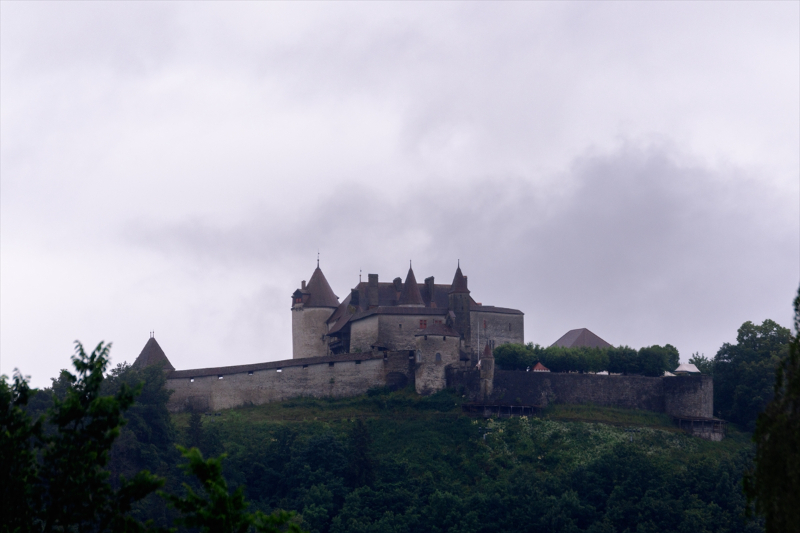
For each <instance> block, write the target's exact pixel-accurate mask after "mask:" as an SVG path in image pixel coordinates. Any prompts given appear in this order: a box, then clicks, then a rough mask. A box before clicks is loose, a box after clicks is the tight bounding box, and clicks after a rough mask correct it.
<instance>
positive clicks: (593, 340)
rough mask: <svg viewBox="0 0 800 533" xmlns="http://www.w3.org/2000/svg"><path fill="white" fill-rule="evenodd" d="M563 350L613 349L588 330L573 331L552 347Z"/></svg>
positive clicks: (609, 344)
mask: <svg viewBox="0 0 800 533" xmlns="http://www.w3.org/2000/svg"><path fill="white" fill-rule="evenodd" d="M550 346H551V347H552V346H559V347H561V348H611V347H612V346H611V343H608V342H606V341H604V340H603V339H601V338H600V337H598V336H597V335H595V334H594V333H592V332H591V331H589V330H588V329H586V328H580V329H571V330H569V331H568V332H566V333H565V334H564V335H562V336H561V338H560V339H558V340H557V341H556V342H554V343H553V344H551V345H550Z"/></svg>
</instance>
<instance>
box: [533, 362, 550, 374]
mask: <svg viewBox="0 0 800 533" xmlns="http://www.w3.org/2000/svg"><path fill="white" fill-rule="evenodd" d="M532 370H533V371H534V372H550V369H549V368H547V367H546V366H544V365H543V364H542V363H540V362H537V363H536V365H535V366H534V367H533V369H532Z"/></svg>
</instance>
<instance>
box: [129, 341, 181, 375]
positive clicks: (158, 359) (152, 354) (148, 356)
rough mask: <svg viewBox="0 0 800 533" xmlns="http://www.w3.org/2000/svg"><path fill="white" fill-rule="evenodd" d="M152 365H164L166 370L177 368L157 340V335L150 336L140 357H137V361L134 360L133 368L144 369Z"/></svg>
mask: <svg viewBox="0 0 800 533" xmlns="http://www.w3.org/2000/svg"><path fill="white" fill-rule="evenodd" d="M152 365H162V366H163V367H164V370H175V367H174V366H172V363H170V362H169V359H167V354H165V353H164V350H162V349H161V346H159V345H158V342H156V339H155V337H150V338H149V339H148V340H147V344H145V345H144V348H142V352H141V353H140V354H139V357H137V358H136V361H134V362H133V364H132V365H131V368H138V369H142V368H146V367H148V366H152Z"/></svg>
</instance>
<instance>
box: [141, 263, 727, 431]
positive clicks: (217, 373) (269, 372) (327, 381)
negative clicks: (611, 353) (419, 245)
mask: <svg viewBox="0 0 800 533" xmlns="http://www.w3.org/2000/svg"><path fill="white" fill-rule="evenodd" d="M467 282H468V279H467V276H464V275H463V273H462V271H461V267H460V265H459V266H458V267H457V268H456V272H455V275H454V276H453V281H452V283H450V284H448V285H442V284H439V285H437V284H436V283H434V279H433V277H429V278H427V279H425V282H424V283H421V284H420V283H417V281H416V277H415V275H414V271H413V269H412V268H411V266H410V265H409V269H408V273H407V274H406V279H405V281H403V280H401V279H400V278H395V279H394V280H393V281H392V282H390V283H387V282H380V281H379V279H378V275H377V274H369V276H368V281H367V282H366V283H365V282H361V281H359V283H358V285H356V286H355V287H354V288H353V289H352V290H351V291H350V294H348V295H347V297H346V298H345V299H344V300H343V301H342V302H341V303H340V302H339V299H338V297H337V296H336V295H335V294H334V292H333V290H332V289H331V287H330V285H329V284H328V281H327V280H326V279H325V275H324V274H323V273H322V270H321V269H320V268H319V263H318V264H317V268H316V269H315V270H314V272H313V274H312V275H311V277H310V278H309V280H308V283H306V282H305V281H304V282H301V284H300V288H299V289H297V290H295V291H294V293H293V294H292V306H291V313H292V348H293V353H292V358H291V359H285V360H281V361H271V362H266V363H257V364H250V365H239V366H227V367H215V368H202V369H194V370H175V369H174V367H173V366H172V364H171V363H170V362H169V359H168V358H167V356H166V354H165V353H164V351H163V350H162V349H161V347H160V346H159V345H158V343H157V342H156V340H155V338H153V337H151V338H150V339H149V340H148V342H147V344H146V345H145V347H144V349H143V350H142V352H141V354H140V355H139V357H138V358H137V359H136V361H135V362H134V364H133V366H134V367H141V366H147V365H152V364H159V365H162V366H163V368H164V370H165V371H166V372H167V387H168V388H169V389H171V390H172V396H171V397H170V401H169V408H170V410H172V411H182V410H187V409H189V410H200V411H208V410H211V411H214V410H220V409H229V408H232V407H236V406H241V405H248V404H252V405H257V404H263V403H268V402H272V401H281V400H285V399H289V398H296V397H302V396H308V397H348V396H356V395H359V394H364V393H366V392H367V391H368V390H369V389H371V388H375V387H388V388H390V389H398V388H403V387H406V386H413V388H414V390H416V392H417V393H419V394H431V393H434V392H437V391H440V390H443V389H445V388H448V387H450V388H455V389H457V390H460V391H461V392H462V394H463V395H464V397H465V398H467V399H468V400H470V401H472V402H479V403H482V404H494V405H517V404H525V405H529V406H537V407H545V406H547V405H548V404H550V403H578V404H580V403H593V404H596V405H607V406H615V407H624V408H630V409H646V410H651V411H657V412H664V413H667V414H669V415H671V416H673V417H677V418H680V419H682V420H688V421H691V423H692V427H693V428H694V423H695V421H696V422H697V423H698V424H700V426H698V427H701V428H705V427H706V426H708V423H709V422H708V421H711V420H712V418H713V415H712V412H713V381H712V379H711V378H710V377H709V376H698V375H694V376H671V377H645V376H617V375H595V374H573V373H561V374H558V373H551V372H521V371H504V370H499V369H497V370H496V369H495V367H494V358H493V355H492V351H493V348H494V347H495V346H497V345H500V344H504V343H523V342H524V329H523V328H524V323H523V319H524V315H523V313H522V312H521V311H519V310H516V309H508V308H503V307H494V306H488V305H482V304H481V303H478V302H476V301H475V300H474V299H473V298H472V297H471V296H470V291H469V288H468V284H467ZM574 331H582V330H574ZM600 340H602V339H600ZM710 424H711V425H710V426H708V427H716V426H714V424H715V423H714V422H711V423H710ZM693 431H694V430H693ZM709 434H710V435H711V437H709V438H714V439H715V440H716V439H717V437H716V436H715V435H718V436H719V438H721V433H714V431H710V433H709Z"/></svg>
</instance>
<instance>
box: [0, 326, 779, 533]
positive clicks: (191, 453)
mask: <svg viewBox="0 0 800 533" xmlns="http://www.w3.org/2000/svg"><path fill="white" fill-rule="evenodd" d="M790 341H791V336H790V334H789V331H788V330H787V329H785V328H781V327H780V326H778V325H777V324H775V323H774V322H772V321H765V322H764V323H763V324H762V325H760V326H758V325H753V324H751V323H749V322H748V323H745V324H744V325H743V326H742V327H741V328H740V330H739V336H738V338H737V344H735V345H728V344H726V345H724V346H723V347H722V348H721V349H720V350H719V352H718V353H717V354H716V356H715V357H714V358H713V359H712V360H705V358H702V357H701V356H698V355H695V356H693V360H695V361H697V363H698V366H699V367H700V368H701V369H703V370H704V371H705V372H712V373H713V374H714V376H715V381H716V378H717V376H720V378H719V380H720V381H721V380H725V383H724V384H722V385H718V386H717V387H715V394H717V395H718V397H715V405H716V406H717V407H718V408H719V409H720V412H722V413H725V415H726V416H727V417H728V419H729V420H730V421H732V422H733V423H732V424H729V426H728V434H727V436H726V438H725V439H724V440H723V441H722V442H718V443H714V442H709V441H705V440H702V439H699V438H695V437H691V436H689V435H687V434H684V433H682V432H681V431H679V430H678V429H677V428H676V427H674V426H673V424H672V422H671V420H670V419H669V418H668V417H667V416H666V415H663V414H658V413H651V412H645V411H628V410H623V409H611V408H599V407H596V406H551V407H550V408H548V409H547V410H545V411H544V412H542V413H540V415H538V416H536V417H515V418H508V419H483V418H473V417H468V416H465V415H464V414H463V413H462V411H461V404H462V402H464V401H465V399H464V398H462V397H461V396H460V395H459V394H458V393H457V392H455V391H452V390H445V391H442V392H440V393H437V394H435V395H432V396H427V397H422V396H418V395H416V394H414V393H413V390H410V389H404V390H399V391H390V390H388V389H373V390H371V391H369V393H368V394H366V395H363V396H360V397H355V398H347V399H338V400H334V399H311V398H302V399H297V400H292V401H285V402H282V403H274V404H267V405H262V406H248V407H243V408H239V409H232V410H228V411H222V412H217V413H181V414H177V415H171V414H170V413H169V412H168V411H167V407H166V405H167V400H168V398H169V392H168V391H167V390H166V389H165V388H164V385H165V382H166V378H165V374H164V373H163V371H161V369H160V368H158V367H149V368H145V369H138V370H137V369H134V368H131V367H130V366H128V365H127V364H121V365H118V366H116V367H115V368H112V369H110V370H108V371H106V369H105V365H106V364H107V360H108V349H109V346H108V345H103V344H102V343H101V345H100V346H98V349H97V350H95V351H94V352H92V353H91V354H87V353H85V352H84V351H83V348H82V347H81V346H80V345H78V350H77V352H76V356H75V357H74V358H73V364H74V366H75V371H74V373H73V372H71V371H67V370H64V371H62V373H61V375H60V376H59V377H58V378H55V379H53V380H52V386H51V387H49V388H47V389H44V390H41V391H32V390H29V389H26V387H25V383H24V380H21V379H20V378H19V377H18V376H17V377H16V378H15V381H14V383H12V384H9V383H7V380H6V379H5V378H4V379H3V381H2V389H1V390H0V392H2V394H0V399H1V400H2V405H0V407H2V411H1V412H0V414H1V415H2V416H3V419H2V420H0V423H1V424H2V427H3V429H4V433H3V441H2V446H0V454H2V456H0V459H2V464H3V471H2V473H1V475H2V476H3V479H0V487H2V489H0V490H2V491H3V494H2V496H3V499H2V503H0V505H2V507H3V508H2V516H4V517H6V520H5V522H4V526H3V531H68V530H72V526H74V525H75V524H78V526H79V527H77V530H80V531H165V530H167V529H168V528H177V529H178V530H179V531H248V530H256V531H286V530H291V531H308V532H314V533H327V532H331V533H333V532H336V533H339V532H418V531H419V532H432V533H433V532H437V533H438V532H445V531H448V532H486V533H489V532H501V531H502V532H508V531H511V532H513V531H542V532H565V533H566V532H592V533H600V532H604V533H605V532H618V533H634V532H637V533H645V532H693V533H694V532H758V531H763V530H764V527H765V521H764V519H763V518H762V517H758V516H747V509H748V501H747V499H746V497H745V495H744V493H743V490H742V479H743V477H744V476H746V475H747V473H748V472H749V471H750V470H751V469H752V468H753V458H754V456H755V454H756V447H755V446H754V444H753V442H752V440H751V437H752V434H751V431H752V429H753V428H754V427H755V425H756V417H757V415H758V413H759V412H760V411H762V410H763V409H764V408H765V406H766V405H767V403H768V402H769V401H770V400H771V399H772V395H771V393H770V390H769V389H770V387H771V386H772V385H773V383H774V377H772V378H770V373H771V374H772V376H774V374H775V369H776V368H777V367H778V365H779V363H780V361H781V360H782V359H781V358H782V357H785V355H786V353H787V351H788V346H789V343H790ZM512 348H513V350H512V349H509V350H508V352H509V353H512V352H513V353H514V354H515V357H520V354H522V356H523V357H524V358H527V359H525V360H523V361H521V362H518V363H513V361H512V362H509V360H508V359H504V357H505V356H504V355H503V353H504V352H503V351H502V350H500V349H498V357H497V362H498V364H502V365H508V366H512V364H525V365H529V364H530V362H531V361H532V360H534V359H532V358H533V357H539V359H536V360H540V361H547V363H549V364H550V365H552V364H553V363H552V361H553V358H555V357H565V358H572V359H573V360H580V359H581V357H587V356H585V353H586V351H583V352H580V351H579V352H577V353H573V354H570V353H569V351H564V350H560V351H559V352H557V353H555V354H554V353H553V352H554V351H553V350H551V351H549V352H548V350H547V349H544V350H543V349H540V348H536V347H534V346H527V347H524V346H518V347H512ZM649 350H650V352H649V353H648V352H645V355H644V358H645V359H646V358H647V357H650V358H651V359H659V358H660V359H659V360H661V359H663V360H665V361H666V360H667V359H668V358H669V357H671V356H672V355H673V352H672V350H674V349H671V347H670V346H667V347H664V348H660V347H653V348H649ZM620 351H621V350H620ZM609 352H611V353H609ZM612 353H613V351H611V350H609V351H608V352H607V353H606V354H605V356H606V357H607V358H608V359H609V360H612V359H613V356H612V355H611V354H612ZM639 353H641V351H640V352H636V351H633V350H631V351H630V352H628V354H629V355H630V357H629V360H633V361H635V359H636V357H635V356H637V355H638V354H639ZM653 353H655V354H656V355H655V356H653ZM674 354H675V355H676V356H677V350H675V352H674ZM589 356H592V357H597V356H598V354H597V353H589ZM599 357H600V358H601V359H602V357H603V354H599ZM548 358H550V359H548ZM637 364H638V363H637ZM638 368H639V370H640V371H641V369H642V365H641V364H640V365H639V367H638ZM742 369H744V370H742ZM26 390H27V392H26ZM15 439H16V440H15ZM37 443H39V444H37ZM87 443H88V444H87ZM37 446H38V447H37ZM23 452H24V453H23ZM201 454H202V457H201ZM203 458H206V459H203ZM208 458H218V459H208ZM92 461H94V464H93V466H92V468H90V469H88V470H87V469H86V468H85V464H86V463H87V462H90V463H91V462H92ZM82 464H83V465H84V466H81V465H82ZM69 465H71V466H69ZM70 468H72V470H70ZM59 469H61V470H59ZM64 471H66V472H67V473H68V474H69V475H66V474H64ZM65 494H66V495H67V496H69V497H67V496H65ZM92 498H94V499H95V500H96V502H97V505H96V506H95V507H97V508H95V507H93V506H92V505H87V503H86V502H87V499H88V500H91V499H92ZM55 503H57V504H58V505H54V504H55ZM101 504H102V505H101ZM53 508H56V509H57V510H58V513H61V514H57V513H56V514H55V515H54V511H53ZM23 509H24V510H25V511H24V512H23V511H22V510H23ZM98 509H99V510H98ZM231 517H233V518H231ZM12 518H13V520H12Z"/></svg>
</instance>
